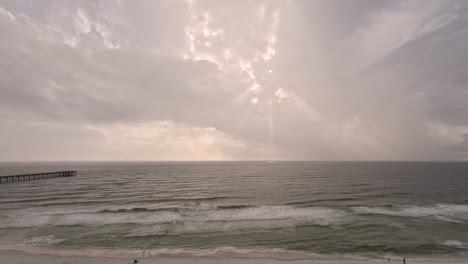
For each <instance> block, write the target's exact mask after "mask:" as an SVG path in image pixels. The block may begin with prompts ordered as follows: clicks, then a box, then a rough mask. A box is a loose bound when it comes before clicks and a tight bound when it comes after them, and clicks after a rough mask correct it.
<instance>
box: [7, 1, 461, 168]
mask: <svg viewBox="0 0 468 264" xmlns="http://www.w3.org/2000/svg"><path fill="white" fill-rule="evenodd" d="M0 149H1V151H0V161H41V160H403V161H404V160H418V161H419V160H457V161H458V160H467V159H468V1H464V0H405V1H402V0H393V1H387V0H353V1H342V0H236V1H233V0H229V1H228V0H206V1H202V0H186V1H177V0H155V1H143V0H142V1H130V0H114V1H112V0H103V1H99V0H97V1H88V0H74V1H69V0H43V1H35V0H17V1H10V0H0Z"/></svg>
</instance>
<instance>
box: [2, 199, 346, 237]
mask: <svg viewBox="0 0 468 264" xmlns="http://www.w3.org/2000/svg"><path fill="white" fill-rule="evenodd" d="M347 215H348V213H346V212H345V211H342V210H336V209H330V208H321V207H307V208H294V207H291V206H262V207H253V208H239V209H230V210H218V209H208V210H187V211H183V212H173V211H148V212H122V213H104V212H103V213H72V214H63V211H61V210H58V211H57V210H50V211H44V210H43V211H41V212H34V211H27V212H16V213H13V214H9V215H8V217H7V218H2V219H1V220H0V226H1V227H7V228H12V227H16V228H18V227H41V226H62V225H64V226H69V225H89V226H98V225H111V224H144V225H150V224H158V225H160V224H165V223H170V224H177V223H183V225H181V226H182V227H183V230H184V231H190V230H192V231H193V230H195V231H196V230H201V231H202V230H204V229H208V230H211V229H213V230H219V229H226V228H227V227H228V225H229V226H231V227H233V228H234V229H243V228H248V227H254V226H257V227H260V228H262V227H273V228H274V227H284V226H294V225H298V224H316V225H332V224H338V223H340V222H341V221H343V220H344V218H345V216H347ZM182 227H177V225H172V228H175V229H176V231H177V228H179V229H180V228H182ZM160 231H161V230H160V229H159V228H158V227H155V228H154V229H153V232H150V233H158V232H160ZM179 231H182V230H179ZM205 231H206V230H205Z"/></svg>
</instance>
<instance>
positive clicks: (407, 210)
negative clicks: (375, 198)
mask: <svg viewBox="0 0 468 264" xmlns="http://www.w3.org/2000/svg"><path fill="white" fill-rule="evenodd" d="M352 210H353V211H354V212H356V213H358V214H382V215H391V216H403V217H434V218H436V219H438V220H441V221H448V222H459V221H462V220H468V205H459V204H436V205H434V206H393V207H391V208H383V207H364V206H360V207H353V208H352Z"/></svg>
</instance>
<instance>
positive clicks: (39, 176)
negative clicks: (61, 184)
mask: <svg viewBox="0 0 468 264" xmlns="http://www.w3.org/2000/svg"><path fill="white" fill-rule="evenodd" d="M72 176H76V171H55V172H43V173H30V174H19V175H9V176H0V184H3V183H13V182H24V181H35V180H43V179H51V178H59V177H72Z"/></svg>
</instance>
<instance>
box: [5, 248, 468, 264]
mask: <svg viewBox="0 0 468 264" xmlns="http://www.w3.org/2000/svg"><path fill="white" fill-rule="evenodd" d="M134 259H137V260H138V263H139V264H166V263H167V264H169V263H170V264H202V263H207V264H238V263H242V264H271V263H273V264H281V263H289V264H310V263H314V264H345V263H351V264H384V263H403V261H402V259H401V258H397V257H394V258H390V260H387V259H361V260H357V259H301V260H279V259H272V258H267V257H259V258H255V257H252V258H228V257H159V256H146V257H136V258H135V257H133V258H132V257H128V256H125V257H124V256H119V257H110V256H82V255H69V254H67V255H57V254H50V253H29V252H23V251H18V250H0V263H5V264H6V263H8V264H80V263H86V264H102V263H112V264H118V263H122V264H132V263H133V261H134ZM406 263H407V264H410V263H425V264H451V263H453V264H460V263H468V260H462V259H459V260H454V259H451V260H444V259H431V258H429V257H428V258H415V259H411V258H407V259H406Z"/></svg>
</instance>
